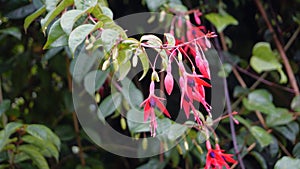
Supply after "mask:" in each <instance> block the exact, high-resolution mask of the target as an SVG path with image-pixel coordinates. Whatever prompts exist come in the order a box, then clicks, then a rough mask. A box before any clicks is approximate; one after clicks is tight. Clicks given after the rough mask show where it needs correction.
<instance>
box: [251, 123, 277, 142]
mask: <svg viewBox="0 0 300 169" xmlns="http://www.w3.org/2000/svg"><path fill="white" fill-rule="evenodd" d="M250 132H251V134H252V135H253V137H254V138H255V139H256V140H257V141H258V143H259V144H260V146H261V147H265V146H268V145H269V144H271V143H272V140H273V139H272V136H271V135H270V134H269V133H268V132H266V131H265V130H264V129H263V128H261V127H258V126H252V127H251V128H250Z"/></svg>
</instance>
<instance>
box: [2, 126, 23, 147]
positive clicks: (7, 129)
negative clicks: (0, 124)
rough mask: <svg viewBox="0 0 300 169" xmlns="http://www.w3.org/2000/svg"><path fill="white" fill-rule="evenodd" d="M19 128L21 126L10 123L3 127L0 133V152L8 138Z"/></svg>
mask: <svg viewBox="0 0 300 169" xmlns="http://www.w3.org/2000/svg"><path fill="white" fill-rule="evenodd" d="M20 127H22V124H20V123H16V122H11V123H8V124H7V125H6V126H5V128H4V130H2V131H0V152H1V151H2V149H3V147H4V146H5V145H6V144H7V143H8V141H9V137H10V136H11V135H12V134H13V133H14V132H16V130H17V129H18V128H20Z"/></svg>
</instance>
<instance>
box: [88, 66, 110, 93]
mask: <svg viewBox="0 0 300 169" xmlns="http://www.w3.org/2000/svg"><path fill="white" fill-rule="evenodd" d="M108 73H109V71H100V70H94V71H92V72H90V73H88V74H87V75H86V76H85V78H84V88H85V90H86V91H87V92H88V93H89V94H90V95H92V96H93V95H94V94H95V91H97V90H98V89H99V88H100V87H101V86H102V85H103V84H104V82H105V80H106V78H107V75H108Z"/></svg>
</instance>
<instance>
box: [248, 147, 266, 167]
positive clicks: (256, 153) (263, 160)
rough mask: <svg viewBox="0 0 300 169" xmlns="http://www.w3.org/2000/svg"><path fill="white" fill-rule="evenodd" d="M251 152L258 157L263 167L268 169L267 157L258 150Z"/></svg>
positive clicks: (257, 159)
mask: <svg viewBox="0 0 300 169" xmlns="http://www.w3.org/2000/svg"><path fill="white" fill-rule="evenodd" d="M250 154H251V155H252V156H253V157H254V158H255V159H256V161H257V162H258V163H259V165H260V168H261V169H268V166H267V162H266V160H265V158H264V157H263V156H262V155H261V154H259V153H258V152H256V151H251V152H250Z"/></svg>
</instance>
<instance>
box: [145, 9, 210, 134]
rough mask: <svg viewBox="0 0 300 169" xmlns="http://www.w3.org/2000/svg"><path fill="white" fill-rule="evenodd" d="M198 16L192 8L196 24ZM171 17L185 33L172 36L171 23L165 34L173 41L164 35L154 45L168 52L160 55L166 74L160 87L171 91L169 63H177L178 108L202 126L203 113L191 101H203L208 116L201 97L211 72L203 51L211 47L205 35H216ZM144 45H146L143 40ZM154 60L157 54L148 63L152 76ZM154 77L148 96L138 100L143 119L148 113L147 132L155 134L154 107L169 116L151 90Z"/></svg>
mask: <svg viewBox="0 0 300 169" xmlns="http://www.w3.org/2000/svg"><path fill="white" fill-rule="evenodd" d="M200 16H201V13H200V12H199V11H198V10H196V11H194V17H195V21H196V23H197V24H201V21H200V18H199V17H200ZM174 19H175V20H177V23H176V22H173V24H174V25H175V24H177V27H178V28H179V29H181V28H182V27H185V28H184V29H185V30H186V34H185V35H182V36H181V37H179V38H176V36H175V35H174V30H173V29H174V27H175V26H174V25H172V26H171V30H170V33H169V36H171V37H172V38H173V39H174V41H175V42H174V41H170V42H169V41H168V37H166V39H167V42H166V44H165V45H162V46H159V47H158V48H160V50H161V51H162V50H164V52H165V53H166V54H168V58H167V59H166V58H163V57H162V59H165V62H164V63H167V64H166V65H165V70H166V76H165V78H164V87H165V90H166V93H167V94H168V95H171V93H172V91H173V87H174V77H173V75H172V65H174V64H175V65H177V66H178V68H179V75H180V76H179V79H178V81H179V86H180V89H181V97H180V108H181V109H183V111H184V113H185V115H186V117H187V118H189V116H190V114H191V113H192V114H193V116H194V119H195V121H196V122H197V123H198V125H199V126H202V125H203V121H204V119H203V118H201V117H203V115H202V114H201V112H200V111H199V110H197V108H195V106H194V104H195V103H199V104H201V105H203V107H204V108H205V110H206V112H207V113H208V114H209V115H210V116H211V113H210V112H211V106H210V105H209V104H208V103H207V102H206V100H205V87H211V84H210V83H209V81H210V79H211V75H210V70H209V63H208V61H207V59H206V56H205V51H206V50H207V49H208V48H210V47H211V44H210V42H209V40H208V38H213V37H215V36H216V35H215V34H214V33H213V32H208V33H206V34H205V33H203V31H202V30H203V29H204V28H203V27H201V26H193V25H192V24H191V23H190V21H189V20H188V19H187V20H186V21H185V22H184V23H185V25H184V24H183V23H182V20H183V19H182V16H181V17H179V18H174ZM175 20H174V21H175ZM172 38H171V39H172ZM153 39H154V40H155V41H156V43H157V42H161V41H160V39H157V38H153ZM169 39H170V37H169ZM152 44H153V43H152ZM146 45H148V44H147V42H146ZM172 45H173V46H172ZM148 46H149V45H148ZM150 46H151V45H150ZM151 47H153V46H151ZM161 51H160V52H161ZM160 52H158V53H160ZM158 55H159V54H158ZM158 55H157V56H158ZM156 60H157V57H156V58H155V62H154V63H153V64H151V66H152V69H153V74H152V76H153V75H157V73H156V72H155V68H154V66H155V64H156ZM184 62H188V63H187V65H191V71H188V69H187V68H186V67H185V66H184ZM173 73H174V72H173ZM156 79H158V81H159V77H158V75H157V76H156V77H152V81H151V84H150V89H149V93H150V94H149V96H148V98H147V99H146V100H145V101H144V102H143V103H142V104H141V106H144V120H145V121H146V120H148V118H149V117H150V128H151V130H150V131H151V136H155V135H156V132H155V131H156V128H157V122H156V116H155V111H154V109H155V108H158V109H159V110H160V111H161V112H163V113H164V114H165V115H166V116H168V117H170V114H169V112H168V111H167V110H166V108H165V106H164V105H163V104H162V103H161V100H163V98H160V97H157V96H155V94H154V86H155V83H154V80H156Z"/></svg>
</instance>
